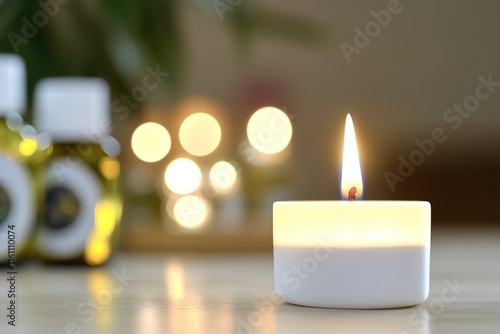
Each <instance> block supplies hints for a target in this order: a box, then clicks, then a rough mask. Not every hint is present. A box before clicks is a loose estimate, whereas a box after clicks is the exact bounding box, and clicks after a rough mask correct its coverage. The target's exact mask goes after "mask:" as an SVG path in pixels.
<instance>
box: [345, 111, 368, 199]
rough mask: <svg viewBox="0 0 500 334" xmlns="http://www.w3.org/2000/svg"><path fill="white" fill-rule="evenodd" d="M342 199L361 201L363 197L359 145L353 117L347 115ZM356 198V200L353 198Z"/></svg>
mask: <svg viewBox="0 0 500 334" xmlns="http://www.w3.org/2000/svg"><path fill="white" fill-rule="evenodd" d="M340 185H341V190H342V191H341V193H342V198H343V199H345V200H347V199H350V197H351V199H358V200H359V199H361V198H362V197H363V179H362V177H361V166H360V164H359V154H358V145H357V143H356V133H355V131H354V124H353V122H352V117H351V115H350V114H347V117H346V121H345V130H344V155H343V158H342V177H341V181H340ZM353 188H355V189H353ZM353 196H355V198H353Z"/></svg>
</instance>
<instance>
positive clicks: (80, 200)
mask: <svg viewBox="0 0 500 334" xmlns="http://www.w3.org/2000/svg"><path fill="white" fill-rule="evenodd" d="M44 177H45V183H46V185H45V210H46V211H45V212H44V215H43V222H42V224H41V226H40V230H39V233H37V238H36V242H35V247H36V249H37V250H38V252H39V253H40V254H41V255H45V256H48V257H51V258H54V259H70V258H73V257H77V256H80V255H82V254H83V252H84V250H85V245H86V242H87V240H88V238H89V236H90V235H91V233H92V231H93V229H94V225H95V223H94V222H95V219H94V216H95V208H96V204H97V203H98V202H99V201H100V200H101V199H102V198H103V196H104V187H103V184H102V181H101V179H100V178H99V176H98V174H97V173H96V172H95V171H94V170H92V169H91V168H90V167H89V166H88V165H86V164H85V163H83V162H81V163H78V164H68V161H67V158H65V157H63V158H58V159H54V160H52V161H50V162H49V163H48V164H47V166H46V169H45V173H44Z"/></svg>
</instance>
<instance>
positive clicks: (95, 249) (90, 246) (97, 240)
mask: <svg viewBox="0 0 500 334" xmlns="http://www.w3.org/2000/svg"><path fill="white" fill-rule="evenodd" d="M109 255H110V249H109V244H108V242H107V240H106V239H104V238H101V237H99V236H98V235H95V234H94V235H92V236H91V237H90V238H89V240H88V241H87V245H86V246H85V255H84V257H85V262H86V263H88V264H89V265H92V266H97V265H100V264H102V263H104V262H106V261H107V260H108V258H109Z"/></svg>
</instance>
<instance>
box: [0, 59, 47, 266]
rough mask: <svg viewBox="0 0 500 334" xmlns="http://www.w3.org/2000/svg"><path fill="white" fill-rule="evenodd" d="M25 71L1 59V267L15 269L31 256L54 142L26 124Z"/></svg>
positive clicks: (12, 61) (21, 64) (20, 63)
mask: <svg viewBox="0 0 500 334" xmlns="http://www.w3.org/2000/svg"><path fill="white" fill-rule="evenodd" d="M25 108H26V68H25V64H24V61H23V60H22V58H21V57H19V56H17V55H13V54H0V263H2V264H8V265H9V266H10V267H11V269H14V268H15V266H16V262H17V261H19V260H22V259H23V258H25V257H26V256H27V255H28V248H29V246H30V242H31V241H32V237H33V232H34V230H35V225H36V217H37V215H38V212H39V210H40V208H41V204H42V203H41V182H40V180H41V179H40V177H39V174H40V169H41V165H42V163H43V161H44V159H45V158H46V157H47V155H48V154H49V153H50V149H51V146H50V140H49V139H48V138H47V136H44V135H40V134H38V133H37V131H36V130H35V129H34V128H33V127H32V126H31V125H28V124H26V123H25V122H24V119H23V117H22V115H23V114H24V111H25Z"/></svg>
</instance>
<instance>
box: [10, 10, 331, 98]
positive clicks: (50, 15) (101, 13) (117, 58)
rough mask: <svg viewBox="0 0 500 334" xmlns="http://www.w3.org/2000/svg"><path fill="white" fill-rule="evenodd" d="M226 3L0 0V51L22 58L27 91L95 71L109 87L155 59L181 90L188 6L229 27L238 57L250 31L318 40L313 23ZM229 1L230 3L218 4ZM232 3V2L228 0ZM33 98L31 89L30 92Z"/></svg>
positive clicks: (136, 76) (138, 77) (124, 87)
mask: <svg viewBox="0 0 500 334" xmlns="http://www.w3.org/2000/svg"><path fill="white" fill-rule="evenodd" d="M216 1H218V3H219V4H220V2H221V1H222V2H224V0H191V1H185V0H147V1H136V0H105V1H100V0H85V1H80V0H73V1H71V0H41V1H33V0H3V1H2V0H0V36H1V39H0V52H7V53H14V52H15V53H18V54H19V55H21V56H22V57H23V58H24V59H25V60H26V63H27V66H28V73H29V92H30V93H31V92H32V89H33V86H34V84H35V83H36V82H37V81H38V80H40V79H41V78H43V77H47V76H101V77H104V78H105V79H106V80H108V82H109V83H110V84H111V86H112V89H113V92H114V93H115V94H116V93H118V92H127V91H130V89H131V88H132V87H133V86H134V85H136V84H137V83H138V82H139V83H140V82H142V78H143V76H144V74H145V72H144V69H145V67H146V66H147V65H149V66H151V67H153V68H154V67H155V64H160V68H161V69H162V70H164V71H166V70H168V72H170V76H169V78H168V85H169V88H171V91H173V92H174V93H175V92H178V91H179V89H180V87H181V78H182V71H183V68H184V67H185V65H186V64H185V63H184V59H185V57H184V52H185V48H184V47H183V38H184V36H183V33H184V32H183V31H182V22H180V21H181V14H182V11H183V10H186V8H188V7H191V8H188V10H191V9H194V10H197V11H200V12H203V14H204V15H210V16H212V17H213V19H214V20H216V21H217V22H220V24H223V25H224V26H226V27H227V29H230V30H231V32H232V36H233V38H234V44H235V47H236V50H237V51H238V54H239V55H240V56H241V57H242V58H244V55H245V54H247V52H246V51H247V49H248V47H249V44H250V43H249V42H250V41H251V38H252V37H253V36H255V35H256V34H267V35H270V36H273V37H279V38H284V39H288V40H290V41H293V42H294V43H302V44H304V45H311V44H314V43H318V42H321V41H322V40H323V39H324V36H323V29H321V27H319V26H318V25H317V24H316V23H314V22H310V21H308V20H306V19H303V18H300V17H296V16H293V15H285V14H282V13H277V12H273V11H269V10H266V9H264V8H260V7H258V6H257V5H253V4H252V3H251V2H250V1H244V0H243V1H241V4H239V5H238V6H236V7H226V8H229V10H226V11H225V12H224V13H223V14H224V17H223V18H224V19H223V20H222V19H221V15H220V11H219V13H218V12H217V9H216ZM224 3H226V4H228V6H230V5H229V4H230V2H224ZM233 3H234V1H233ZM30 96H31V94H30Z"/></svg>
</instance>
